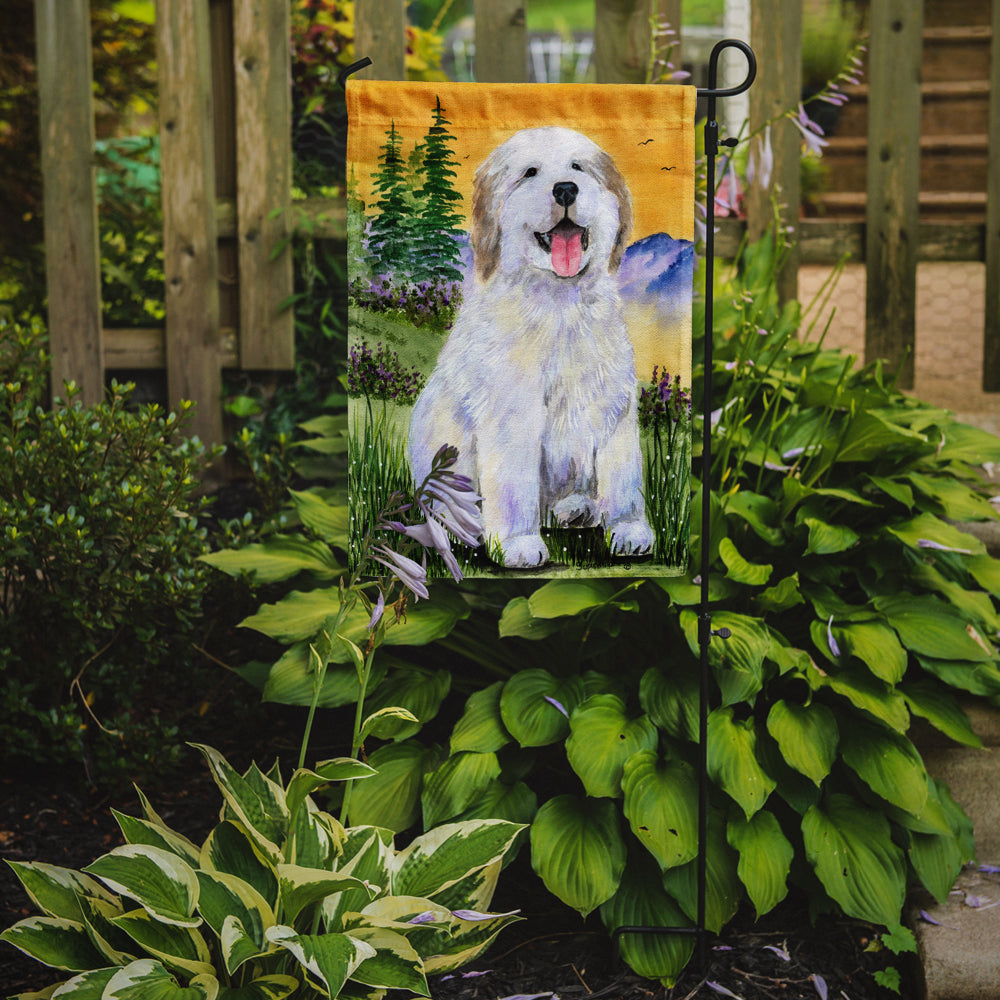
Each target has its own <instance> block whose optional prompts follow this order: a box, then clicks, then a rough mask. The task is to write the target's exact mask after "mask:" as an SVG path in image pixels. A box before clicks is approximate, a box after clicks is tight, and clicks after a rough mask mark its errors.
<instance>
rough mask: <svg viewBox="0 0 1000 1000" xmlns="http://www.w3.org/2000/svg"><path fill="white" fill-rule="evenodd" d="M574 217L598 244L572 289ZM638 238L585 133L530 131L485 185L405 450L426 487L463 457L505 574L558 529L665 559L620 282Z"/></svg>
mask: <svg viewBox="0 0 1000 1000" xmlns="http://www.w3.org/2000/svg"><path fill="white" fill-rule="evenodd" d="M557 185H559V188H558V191H557ZM567 185H570V186H567ZM574 188H575V191H574ZM564 217H566V218H568V219H569V220H570V221H571V222H573V223H575V224H576V225H577V226H580V227H583V228H584V229H585V231H586V235H585V236H583V237H582V238H581V237H580V236H579V235H577V236H576V237H575V239H576V243H575V247H576V250H575V254H576V256H575V258H573V259H572V260H570V261H569V263H566V262H565V257H566V255H565V254H564V255H563V256H562V257H561V259H560V262H559V265H558V269H560V270H563V271H573V270H574V269H575V274H570V275H567V276H560V275H559V274H558V273H557V265H556V263H555V257H556V254H555V253H550V252H549V251H548V250H547V248H546V247H545V246H544V241H545V239H546V234H548V233H549V231H550V230H552V228H553V227H554V226H556V225H557V224H558V223H560V222H561V220H563V218H564ZM562 225H563V226H566V225H567V223H562ZM631 228H632V205H631V199H630V196H629V192H628V189H627V187H626V185H625V182H624V180H623V178H622V176H621V174H620V173H619V172H618V170H617V168H616V167H615V165H614V162H613V161H612V159H611V157H610V156H609V155H608V154H607V153H605V152H604V151H603V150H602V149H601V148H600V147H599V146H597V145H596V144H595V143H593V142H592V141H591V140H590V139H588V138H587V137H586V136H583V135H581V134H580V133H578V132H574V131H571V130H569V129H565V128H555V127H548V128H534V129H525V130H522V131H520V132H517V133H515V134H514V135H513V136H512V137H511V138H510V139H508V140H507V141H506V142H504V143H503V144H502V145H500V146H498V147H497V148H496V149H495V150H494V151H493V152H492V153H491V154H490V156H489V157H488V158H487V159H486V161H485V162H484V163H483V164H482V165H481V166H480V167H479V169H478V170H477V172H476V176H475V181H474V186H473V196H472V225H471V242H472V248H473V260H474V271H475V275H474V279H473V280H467V281H466V285H465V297H464V302H463V304H462V306H461V308H460V310H459V314H458V316H457V318H456V320H455V325H454V327H453V329H452V331H451V333H450V335H449V337H448V340H447V341H446V343H445V344H444V346H443V347H442V349H441V352H440V355H439V357H438V360H437V365H436V367H435V369H434V371H433V372H432V374H431V376H430V378H429V379H428V381H427V386H426V388H425V389H424V390H423V392H422V393H421V394H420V397H419V399H418V400H417V403H416V405H415V407H414V410H413V416H412V419H411V423H410V433H409V442H408V448H409V457H410V462H411V467H412V469H413V473H414V478H415V479H416V481H417V482H418V483H419V482H420V481H421V480H422V479H423V477H424V476H425V475H426V474H427V472H428V471H429V470H430V467H431V459H432V458H433V456H434V454H435V452H436V451H437V450H438V448H439V447H440V446H441V445H442V444H444V443H448V444H452V445H456V446H457V447H458V449H459V458H458V465H457V467H456V468H457V471H460V472H463V473H465V474H466V475H468V476H469V477H470V478H471V479H472V481H473V483H474V484H476V486H477V488H478V490H479V492H480V493H481V494H482V497H483V505H482V521H483V534H484V538H485V540H487V541H488V542H489V541H493V540H496V541H497V542H499V545H500V549H501V551H502V553H503V564H504V565H505V566H513V567H532V566H539V565H541V564H542V563H544V562H545V561H546V560H547V558H548V553H547V550H546V547H545V543H544V541H543V540H542V537H541V533H540V525H541V524H544V523H547V519H548V518H549V517H550V516H554V517H555V518H556V520H557V521H558V522H559V523H562V524H571V525H579V526H585V525H594V524H600V525H603V526H604V528H605V529H606V530H607V531H608V532H609V533H610V535H611V548H612V551H613V552H615V553H617V554H619V555H627V554H630V553H631V554H639V553H644V552H648V551H649V550H650V549H651V547H652V544H653V532H652V529H651V528H650V527H649V525H648V523H647V522H646V518H645V514H644V507H643V499H642V493H641V490H642V458H641V452H640V447H639V433H638V425H637V414H636V381H637V380H636V374H635V367H634V359H633V352H632V346H631V343H630V341H629V338H628V334H627V332H626V329H625V323H624V320H623V318H622V312H621V304H620V301H619V298H618V291H617V287H616V280H615V271H616V270H617V269H618V265H619V263H620V262H621V258H622V254H623V253H624V251H625V247H626V245H627V242H628V238H629V234H630V232H631ZM575 232H577V233H579V230H575ZM536 234H542V235H541V239H540V238H539V236H538V235H536ZM548 239H549V241H550V242H552V240H553V239H555V238H554V237H552V236H548Z"/></svg>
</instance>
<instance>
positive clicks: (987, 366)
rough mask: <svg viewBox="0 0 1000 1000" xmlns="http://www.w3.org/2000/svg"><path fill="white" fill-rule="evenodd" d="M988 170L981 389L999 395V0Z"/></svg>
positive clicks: (998, 3) (998, 0)
mask: <svg viewBox="0 0 1000 1000" xmlns="http://www.w3.org/2000/svg"><path fill="white" fill-rule="evenodd" d="M989 129H990V134H989V160H988V164H989V169H988V171H987V177H986V325H985V328H984V330H983V390H984V391H985V392H1000V0H993V41H992V43H991V45H990V121H989Z"/></svg>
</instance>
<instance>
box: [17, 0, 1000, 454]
mask: <svg viewBox="0 0 1000 1000" xmlns="http://www.w3.org/2000/svg"><path fill="white" fill-rule="evenodd" d="M35 2H36V19H37V35H38V40H39V41H38V69H39V91H40V100H41V120H42V130H41V131H42V153H43V170H44V181H45V221H46V250H47V261H48V288H49V326H50V337H51V349H52V353H53V383H54V385H55V386H61V384H62V381H63V380H64V379H73V380H75V381H76V382H77V383H78V384H79V385H80V386H81V387H82V392H83V398H84V399H85V400H86V401H94V400H96V399H99V398H100V397H101V394H102V392H103V385H104V378H105V372H106V371H107V370H112V369H164V368H165V369H166V372H167V387H168V397H169V400H170V401H171V402H176V401H177V400H178V399H181V398H188V399H193V400H195V401H196V402H197V403H198V404H199V406H198V415H197V424H196V427H195V431H196V433H198V434H199V436H200V437H202V439H203V440H207V441H220V440H222V437H223V430H222V426H223V425H222V410H221V391H220V384H221V378H220V373H221V370H222V369H223V368H226V367H235V368H240V369H245V370H267V371H275V370H282V369H287V368H290V367H291V366H292V364H293V332H292V316H291V313H290V312H289V310H287V309H283V308H282V304H283V302H284V301H285V300H286V299H287V297H288V296H289V295H290V293H291V290H292V272H291V255H290V253H289V251H288V250H287V248H286V249H285V250H284V251H281V252H276V250H277V248H278V247H280V246H282V245H283V244H284V243H286V241H287V240H288V237H289V235H290V232H291V228H292V221H291V220H292V218H293V216H292V213H290V212H288V211H283V209H287V208H288V207H289V205H290V202H291V141H290V133H291V129H290V114H291V112H290V74H289V23H288V17H289V0H158V2H157V29H156V30H157V40H158V61H159V73H160V80H159V84H160V97H159V101H160V137H161V156H162V169H163V207H164V245H165V271H166V310H167V314H166V326H165V329H160V330H148V329H147V330H125V331H122V330H106V329H102V327H101V319H100V317H101V309H100V282H99V274H100V270H99V258H98V254H97V235H96V234H97V223H96V211H97V210H96V194H95V189H94V180H93V169H92V149H93V109H92V105H91V99H90V92H91V88H90V53H89V42H88V31H87V21H88V0H35ZM527 2H530V0H474V8H475V15H476V17H475V25H476V27H475V51H476V74H477V78H478V79H479V80H480V81H520V80H524V79H526V72H527V59H526V44H527V35H526V24H525V5H526V3H527ZM922 10H923V2H922V0H921V2H918V0H871V4H870V29H871V41H870V51H869V65H870V67H871V70H870V76H869V79H868V90H869V98H868V100H869V133H868V154H867V155H868V160H867V162H868V172H867V189H868V198H867V215H866V219H865V221H857V222H844V221H836V220H825V219H824V220H812V219H805V220H801V221H800V220H799V219H798V217H797V212H796V213H795V215H794V217H791V216H789V217H788V218H786V220H785V222H786V223H787V225H789V226H791V227H794V228H795V230H796V231H797V235H798V240H797V243H796V246H795V249H794V251H793V254H792V256H791V258H790V260H789V263H788V266H787V267H786V269H785V271H784V273H783V275H782V276H781V282H782V292H783V294H784V295H785V296H791V295H794V294H795V290H796V280H797V270H798V267H799V264H800V263H814V262H816V263H822V262H831V263H832V262H834V261H836V260H838V259H840V258H841V257H842V255H843V254H844V253H850V254H851V256H852V258H853V259H854V260H861V261H864V262H865V266H866V270H867V288H868V293H867V310H866V312H867V319H866V356H867V357H869V358H874V357H882V358H885V359H887V360H888V361H890V362H891V363H893V364H894V365H895V364H896V363H898V362H899V361H900V360H901V359H902V358H903V357H904V356H906V354H907V352H908V351H909V352H910V355H909V356H910V361H909V367H908V368H906V367H905V368H904V376H903V378H904V384H906V382H907V381H909V383H910V384H912V377H913V361H912V359H913V353H912V348H913V346H914V341H915V337H914V330H915V303H916V265H917V262H918V261H924V260H949V261H985V263H986V272H987V280H986V296H987V302H986V310H985V313H986V328H985V330H984V345H985V347H984V354H983V358H984V361H983V384H984V388H985V389H987V390H989V391H998V390H1000V169H998V168H997V164H998V163H1000V0H993V4H992V32H993V34H992V39H993V40H992V54H991V74H992V76H991V98H990V112H989V155H990V162H991V164H992V169H990V170H989V173H988V178H989V179H988V191H987V212H986V222H985V224H982V223H980V224H970V223H952V222H937V223H927V222H925V223H921V222H920V220H919V216H918V174H917V170H916V165H917V164H918V163H919V157H920V124H919V123H920V119H919V115H920V101H921V89H920V79H919V73H920V46H921V38H922ZM651 14H652V15H654V16H659V17H663V18H665V19H666V20H668V21H670V23H671V24H673V25H679V24H680V23H681V18H680V15H681V0H595V25H596V29H595V35H594V39H595V43H594V54H593V60H594V64H595V67H596V78H597V81H598V82H605V83H619V82H629V83H635V82H642V81H643V80H644V79H645V75H646V59H647V58H648V48H649V46H648V38H649V19H650V16H651ZM751 17H752V21H751V43H752V45H753V46H754V49H755V51H756V54H757V58H758V65H759V73H758V77H757V82H756V83H755V84H754V86H753V88H752V89H751V91H750V118H751V122H750V125H751V129H752V128H754V127H755V125H756V124H758V123H760V122H763V121H766V120H768V119H769V118H771V117H772V116H773V115H774V114H776V113H778V112H780V111H781V110H783V109H785V108H788V107H794V106H795V105H796V104H797V103H798V101H799V97H800V71H799V61H800V48H801V33H802V3H801V0H754V2H753V4H752V8H751ZM355 24H356V44H355V51H356V52H357V53H358V54H359V55H362V54H363V55H368V56H370V57H371V58H372V60H373V63H374V65H373V66H372V67H371V68H370V69H368V70H366V71H365V74H366V75H368V76H371V77H374V78H380V79H402V78H403V75H404V72H405V69H404V55H405V30H406V21H405V2H404V0H357V3H356V12H355ZM681 46H683V38H681ZM681 51H683V49H681ZM676 56H677V53H676V52H675V58H676ZM720 103H721V104H724V103H725V102H720ZM724 113H725V109H724V108H720V118H721V117H722V116H723V115H724ZM734 124H737V125H738V123H734ZM779 125H780V126H781V127H776V128H775V132H774V136H773V141H774V152H775V164H776V167H775V171H774V174H773V176H772V179H771V182H770V185H769V188H768V189H767V190H759V189H751V191H750V192H749V193H748V198H747V215H748V218H747V220H746V222H745V223H743V222H738V221H737V220H725V224H724V225H723V227H722V231H721V232H720V235H719V238H718V239H717V243H716V246H717V249H718V251H719V252H720V253H721V254H722V255H725V254H726V253H731V252H732V251H733V249H734V247H735V246H736V245H737V242H738V240H739V238H740V237H741V235H742V232H743V230H744V227H747V228H749V231H750V233H751V234H752V235H753V234H758V233H760V232H761V231H762V230H763V228H764V227H765V226H766V224H767V222H768V221H769V220H770V218H771V215H772V213H771V208H770V204H771V198H772V196H774V195H775V194H776V193H778V192H780V201H781V202H783V203H784V204H786V205H791V206H797V205H798V204H799V163H798V160H799V155H800V137H799V134H798V132H797V131H796V130H795V128H794V126H793V125H792V124H791V123H788V122H783V123H779ZM733 131H735V129H733ZM302 213H305V215H306V216H308V217H310V218H311V219H313V223H312V225H311V230H312V232H313V233H314V235H317V236H321V237H329V238H334V239H343V237H344V233H345V213H344V205H343V203H342V202H340V203H337V202H333V203H329V202H328V203H322V204H307V205H305V206H301V208H300V210H299V214H302Z"/></svg>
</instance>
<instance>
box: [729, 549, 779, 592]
mask: <svg viewBox="0 0 1000 1000" xmlns="http://www.w3.org/2000/svg"><path fill="white" fill-rule="evenodd" d="M719 558H720V559H722V561H723V562H724V563H725V564H726V570H727V573H726V575H727V576H728V577H729V579H730V580H734V581H735V582H736V583H742V584H745V585H746V586H748V587H763V586H764V584H765V583H767V581H768V580H769V579H770V577H771V573H772V571H773V570H774V566H772V565H771V564H770V563H767V564H761V563H751V562H748V561H747V560H746V559H744V558H743V556H742V555H740V551H739V549H737V548H736V543H735V542H733V541H732V539H730V538H722V539H720V540H719Z"/></svg>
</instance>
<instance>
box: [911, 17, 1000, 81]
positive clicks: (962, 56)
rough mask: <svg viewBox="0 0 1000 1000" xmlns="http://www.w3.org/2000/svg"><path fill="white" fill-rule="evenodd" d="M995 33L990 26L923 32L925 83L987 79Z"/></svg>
mask: <svg viewBox="0 0 1000 1000" xmlns="http://www.w3.org/2000/svg"><path fill="white" fill-rule="evenodd" d="M992 38H993V31H992V29H991V28H990V26H989V25H988V24H987V25H973V26H971V27H955V26H951V25H948V26H941V27H935V28H925V29H924V51H923V57H922V59H921V61H920V75H921V79H922V80H923V81H924V83H939V82H942V81H945V80H988V79H989V78H990V43H991V41H992Z"/></svg>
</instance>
